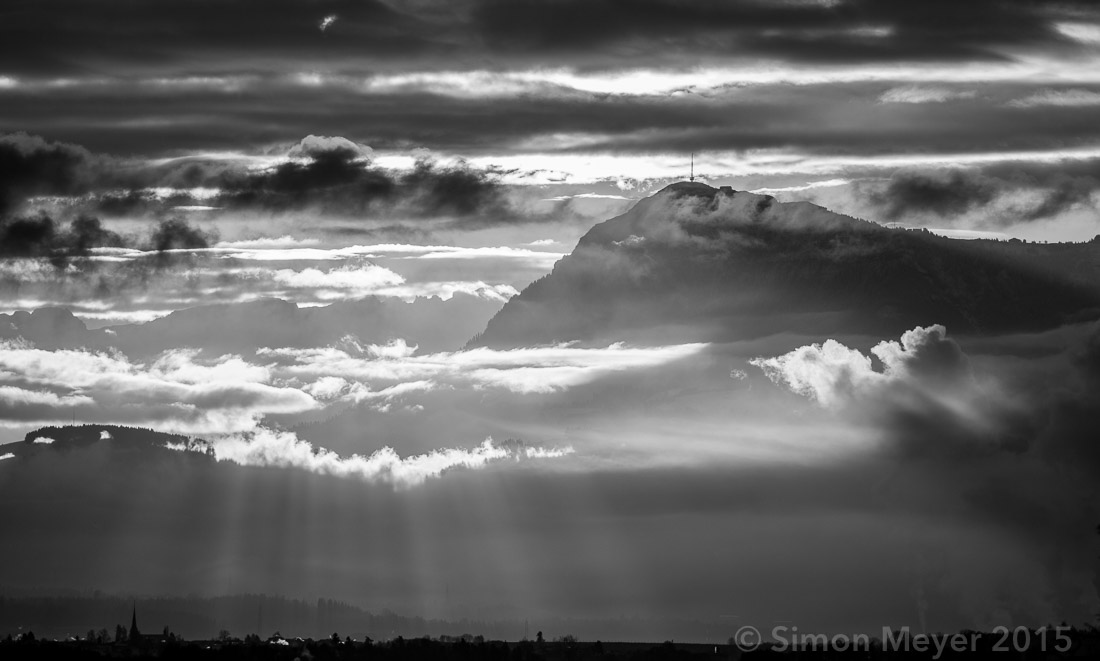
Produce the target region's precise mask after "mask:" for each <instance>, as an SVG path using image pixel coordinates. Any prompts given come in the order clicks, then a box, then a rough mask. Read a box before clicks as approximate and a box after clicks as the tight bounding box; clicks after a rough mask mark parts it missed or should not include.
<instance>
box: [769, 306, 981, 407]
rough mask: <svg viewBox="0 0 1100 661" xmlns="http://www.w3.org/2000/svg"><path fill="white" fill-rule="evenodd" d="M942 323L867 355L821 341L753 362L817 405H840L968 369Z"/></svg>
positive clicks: (959, 374)
mask: <svg viewBox="0 0 1100 661" xmlns="http://www.w3.org/2000/svg"><path fill="white" fill-rule="evenodd" d="M946 334H947V331H946V329H945V328H944V327H943V326H939V325H934V326H929V327H927V328H919V327H918V328H914V329H913V330H911V331H908V332H906V333H905V334H904V335H902V336H901V341H900V342H896V341H883V342H880V343H878V344H877V345H875V346H874V347H873V348H872V349H871V354H872V356H874V357H876V358H878V360H879V362H880V363H881V364H882V369H881V370H879V369H875V367H874V363H873V362H872V358H871V357H870V356H867V355H865V354H863V353H861V352H860V351H858V350H856V349H851V348H849V347H846V346H844V345H843V344H841V343H839V342H837V341H836V340H826V341H825V342H823V343H822V344H811V345H807V346H804V347H800V348H798V349H795V350H794V351H792V352H790V353H787V354H784V355H782V356H777V357H775V358H756V359H754V360H753V361H752V364H753V365H755V366H757V367H759V368H760V369H762V370H764V373H765V374H767V375H768V378H770V379H771V380H772V381H775V382H776V383H780V384H783V385H785V386H787V387H788V388H790V389H791V390H793V391H794V392H796V393H799V394H801V395H805V396H807V397H810V398H812V399H814V400H816V401H817V402H818V403H820V404H821V405H822V406H826V407H840V406H842V405H845V404H848V403H850V402H851V401H852V400H859V399H861V398H865V397H868V396H870V395H872V394H873V393H877V392H881V390H882V389H883V388H887V387H891V386H894V385H898V384H908V383H913V382H916V381H921V382H923V381H925V380H926V379H934V380H935V381H949V382H952V381H954V380H955V379H958V378H962V377H963V376H964V375H966V374H968V372H969V367H968V364H967V360H966V356H965V355H963V353H962V351H961V350H960V349H959V346H958V344H956V343H955V342H954V341H953V340H950V339H947V337H946Z"/></svg>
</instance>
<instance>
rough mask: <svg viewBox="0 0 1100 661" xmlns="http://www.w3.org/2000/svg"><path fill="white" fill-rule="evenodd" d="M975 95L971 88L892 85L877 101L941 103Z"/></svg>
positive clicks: (970, 97)
mask: <svg viewBox="0 0 1100 661" xmlns="http://www.w3.org/2000/svg"><path fill="white" fill-rule="evenodd" d="M976 95H977V93H976V92H974V91H972V90H952V89H948V88H946V87H920V86H917V85H910V86H906V87H894V88H891V89H889V90H887V91H885V92H883V94H882V96H880V97H879V98H878V102H879V103H943V102H945V101H951V100H954V99H972V98H974V97H975V96H976Z"/></svg>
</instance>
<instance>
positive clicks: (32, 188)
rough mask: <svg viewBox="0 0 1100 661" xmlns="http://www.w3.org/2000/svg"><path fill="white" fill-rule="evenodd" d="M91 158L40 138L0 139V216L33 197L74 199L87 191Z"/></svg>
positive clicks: (21, 136)
mask: <svg viewBox="0 0 1100 661" xmlns="http://www.w3.org/2000/svg"><path fill="white" fill-rule="evenodd" d="M91 158H92V157H91V154H90V153H89V152H88V151H87V150H85V149H84V148H82V147H78V146H76V145H67V144H62V143H57V142H47V141H46V140H43V139H42V138H39V137H37V136H30V135H26V134H15V135H8V136H0V215H3V214H5V213H7V212H9V211H11V210H12V209H13V208H15V207H16V206H18V205H19V204H20V203H22V202H23V200H24V199H26V198H27V197H28V196H30V195H74V194H79V193H82V192H84V191H86V190H87V187H88V185H89V183H90V182H88V181H87V180H86V177H85V176H84V174H85V171H86V168H87V167H88V163H89V161H90V160H91Z"/></svg>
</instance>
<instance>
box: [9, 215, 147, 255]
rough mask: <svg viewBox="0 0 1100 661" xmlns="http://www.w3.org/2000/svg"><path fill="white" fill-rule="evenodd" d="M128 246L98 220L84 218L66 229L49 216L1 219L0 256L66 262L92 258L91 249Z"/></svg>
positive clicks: (76, 220)
mask: <svg viewBox="0 0 1100 661" xmlns="http://www.w3.org/2000/svg"><path fill="white" fill-rule="evenodd" d="M125 245H127V242H126V241H125V239H123V237H122V236H120V235H119V234H118V233H116V232H112V231H111V230H108V229H106V228H104V227H103V225H102V224H101V223H100V221H99V219H98V218H92V217H89V216H80V217H78V218H76V219H75V220H73V221H72V222H71V223H70V224H69V227H68V229H63V228H62V227H60V226H59V224H58V223H57V222H56V221H55V220H54V219H53V218H51V217H50V216H48V215H46V214H38V215H36V216H25V217H16V218H2V217H0V256H4V257H53V258H61V259H64V258H65V257H71V256H85V255H88V251H89V249H91V248H103V247H122V246H125Z"/></svg>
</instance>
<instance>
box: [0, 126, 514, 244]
mask: <svg viewBox="0 0 1100 661" xmlns="http://www.w3.org/2000/svg"><path fill="white" fill-rule="evenodd" d="M0 139H2V140H4V142H0V165H3V166H4V167H5V168H6V169H7V170H10V171H11V176H10V178H9V179H7V180H5V181H4V182H3V184H0V185H3V186H4V187H5V191H4V193H3V195H4V197H3V199H4V200H5V201H6V204H7V207H6V208H7V209H14V208H15V207H17V206H19V205H20V204H23V203H24V202H25V201H26V200H27V199H28V198H30V197H31V196H34V195H54V196H73V195H81V196H82V197H81V198H80V199H77V200H75V201H73V202H72V203H71V206H73V207H74V208H76V209H77V210H78V211H86V212H93V213H99V214H105V215H109V216H133V215H137V216H153V217H161V220H162V223H161V225H160V226H159V227H158V229H157V230H156V231H155V232H154V236H153V237H152V240H151V241H152V248H153V249H155V250H168V249H174V248H195V247H203V246H205V245H207V244H208V243H209V241H208V239H207V238H205V237H203V236H200V234H199V233H198V230H195V229H193V228H190V227H188V226H187V225H186V224H185V223H183V222H182V221H179V220H173V219H172V218H165V217H164V216H166V215H168V214H171V213H172V209H173V208H174V207H179V206H188V205H204V206H206V205H210V206H214V207H218V208H226V209H230V210H253V211H268V212H282V211H288V210H300V209H313V210H317V211H320V212H323V213H328V214H338V215H352V214H355V215H364V214H365V215H372V214H373V215H377V214H379V213H400V214H402V215H404V216H406V217H413V218H439V217H449V218H454V219H456V223H458V224H463V225H470V224H475V225H490V224H494V223H498V222H511V221H512V220H514V219H515V217H517V216H520V215H523V214H521V213H520V212H519V211H517V210H516V209H514V208H513V207H512V205H511V204H510V203H509V201H508V200H507V198H506V195H505V192H504V187H503V186H502V185H501V184H500V182H499V178H500V175H501V174H502V172H499V171H497V170H494V169H481V168H475V167H473V166H470V165H468V164H466V163H464V162H459V163H456V164H440V163H438V162H436V161H434V160H432V159H431V158H429V157H427V156H422V157H420V158H418V159H417V160H416V162H415V164H414V166H413V167H412V169H411V170H409V171H406V172H397V171H393V170H388V169H385V168H380V167H377V166H375V165H373V164H372V163H371V162H370V160H369V159H370V149H369V148H367V147H365V146H362V145H358V146H356V147H355V148H350V147H348V146H346V145H345V143H346V144H348V145H355V143H351V142H350V141H348V140H345V139H342V138H319V137H317V136H309V137H308V138H306V139H304V140H302V141H301V142H299V143H297V144H296V145H294V146H293V147H292V148H291V149H290V151H289V153H290V154H292V155H296V156H297V158H294V159H291V160H287V161H285V162H283V163H280V164H278V165H276V166H275V167H273V168H270V169H268V170H262V171H254V170H248V169H245V168H243V167H241V166H233V165H226V164H219V163H217V162H213V163H212V162H208V161H207V162H204V161H202V160H183V161H181V162H176V163H169V164H167V165H145V166H143V165H142V164H140V163H137V162H124V161H121V160H120V159H117V158H113V157H110V156H93V155H92V154H91V153H90V152H88V151H87V150H85V149H83V148H82V147H77V146H74V145H66V144H61V143H52V142H48V141H46V140H43V139H41V138H39V137H37V136H28V135H26V134H15V135H13V136H8V137H5V138H0ZM5 161H6V162H5ZM149 187H186V188H194V187H210V188H214V189H217V190H218V191H219V193H218V194H217V195H215V196H214V197H212V198H207V197H204V198H199V199H196V198H194V197H192V196H191V194H190V193H187V192H185V190H179V191H177V192H175V193H172V194H170V195H167V196H161V195H159V194H157V193H156V192H154V191H152V190H149ZM4 210H6V209H0V217H3V215H2V214H3V211H4ZM475 216H476V218H475ZM11 222H13V223H15V224H14V225H13V226H12V229H11V230H10V231H11V232H13V234H12V236H13V237H15V236H16V235H22V234H26V235H27V237H28V238H27V241H31V242H37V241H38V239H36V238H34V237H35V236H37V235H38V234H41V235H42V237H44V238H42V239H41V240H42V241H44V242H45V243H43V245H47V244H50V242H51V241H52V239H50V238H48V237H49V236H52V235H53V233H54V232H53V230H52V229H51V228H53V220H52V219H49V218H45V217H42V218H39V219H23V220H19V221H18V222H16V221H15V220H14V219H13V220H12V221H11ZM36 233H37V234H36ZM51 245H52V244H51ZM52 248H58V246H52Z"/></svg>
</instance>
